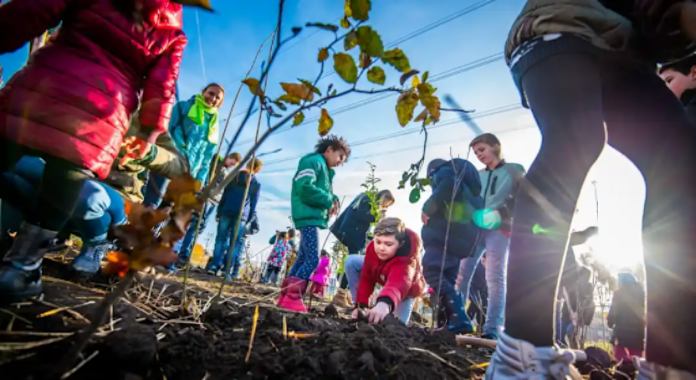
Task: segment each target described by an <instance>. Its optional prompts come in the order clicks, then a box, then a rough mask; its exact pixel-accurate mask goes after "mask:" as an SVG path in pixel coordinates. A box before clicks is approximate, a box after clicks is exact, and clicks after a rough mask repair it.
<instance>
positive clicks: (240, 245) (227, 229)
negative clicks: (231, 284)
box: [211, 216, 246, 278]
mask: <svg viewBox="0 0 696 380" xmlns="http://www.w3.org/2000/svg"><path fill="white" fill-rule="evenodd" d="M235 223H237V218H236V217H231V216H222V217H220V221H219V222H218V230H217V235H216V236H215V250H214V251H213V264H212V266H211V267H213V268H215V269H221V268H222V267H223V266H224V265H226V264H227V257H228V255H230V251H231V254H232V260H231V262H230V265H231V267H232V268H226V272H227V273H229V272H230V269H233V272H232V277H233V278H234V277H237V276H238V275H239V267H240V266H241V260H242V257H241V255H242V250H243V249H244V243H245V241H246V239H245V237H244V233H245V232H246V224H245V223H244V221H242V223H241V224H240V225H239V229H238V230H237V240H236V241H235V242H234V246H232V241H231V240H232V237H233V234H232V229H233V228H234V225H235Z"/></svg>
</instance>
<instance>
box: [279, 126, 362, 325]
mask: <svg viewBox="0 0 696 380" xmlns="http://www.w3.org/2000/svg"><path fill="white" fill-rule="evenodd" d="M348 156H350V146H348V143H347V142H346V141H345V140H343V139H342V138H339V137H336V136H333V135H329V136H326V137H324V138H322V139H320V140H319V143H317V145H316V147H315V152H314V153H310V154H308V155H306V156H304V157H302V158H301V159H300V163H299V165H298V167H297V172H296V173H295V176H294V180H293V182H292V195H291V197H292V199H291V203H292V220H293V221H294V222H295V227H296V228H297V229H299V230H300V236H301V238H300V251H299V252H298V254H297V261H295V264H294V265H293V266H292V268H291V269H290V272H289V273H288V277H287V278H286V279H285V280H283V283H282V285H281V291H280V298H279V299H278V306H279V307H282V308H284V309H288V310H292V311H299V312H306V311H307V307H305V305H304V302H303V301H302V295H303V294H304V293H305V291H306V290H307V282H308V281H309V278H310V276H311V275H312V272H314V270H315V269H316V268H317V265H319V249H320V248H319V229H326V228H327V225H328V220H329V218H330V217H332V216H334V215H336V214H337V213H338V197H337V196H336V195H334V193H333V186H332V181H333V177H334V170H333V168H336V167H338V166H341V165H342V164H343V162H344V161H345V160H346V159H347V158H348Z"/></svg>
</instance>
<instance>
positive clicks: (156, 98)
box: [139, 32, 188, 143]
mask: <svg viewBox="0 0 696 380" xmlns="http://www.w3.org/2000/svg"><path fill="white" fill-rule="evenodd" d="M174 38H175V39H174V41H172V43H171V45H170V46H169V47H168V48H167V50H165V51H164V53H163V54H162V55H160V56H159V57H158V58H157V60H156V61H155V63H154V65H153V66H152V68H151V69H150V71H149V73H148V74H147V76H146V78H145V86H144V89H143V97H142V105H141V106H140V125H141V130H140V131H139V136H140V138H142V139H144V140H147V141H149V142H151V143H154V142H155V141H156V140H157V135H159V134H160V133H162V132H165V131H167V129H168V126H169V120H170V118H171V115H172V109H173V107H174V101H175V98H176V96H175V95H176V81H177V79H178V78H179V68H180V66H181V59H182V58H183V54H184V48H185V47H186V44H187V43H188V41H187V40H186V37H185V36H184V34H183V32H181V33H180V34H179V35H178V36H176V37H174Z"/></svg>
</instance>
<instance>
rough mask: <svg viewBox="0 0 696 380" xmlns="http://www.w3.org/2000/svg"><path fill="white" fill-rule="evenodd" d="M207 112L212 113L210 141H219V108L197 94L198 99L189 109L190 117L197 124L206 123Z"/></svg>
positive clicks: (209, 127)
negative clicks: (210, 104)
mask: <svg viewBox="0 0 696 380" xmlns="http://www.w3.org/2000/svg"><path fill="white" fill-rule="evenodd" d="M205 114H208V115H211V116H212V117H211V119H210V124H209V125H208V141H209V142H210V143H212V144H217V143H218V109H217V107H211V106H209V105H208V104H207V103H206V102H205V98H204V97H203V95H201V94H197V95H196V100H195V101H194V103H193V106H191V109H190V110H189V113H188V117H189V119H191V120H193V122H194V123H196V125H200V126H203V125H205Z"/></svg>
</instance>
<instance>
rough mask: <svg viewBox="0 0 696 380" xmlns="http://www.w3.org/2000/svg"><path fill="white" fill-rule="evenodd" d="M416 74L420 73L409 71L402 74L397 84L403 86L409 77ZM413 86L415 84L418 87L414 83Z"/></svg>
mask: <svg viewBox="0 0 696 380" xmlns="http://www.w3.org/2000/svg"><path fill="white" fill-rule="evenodd" d="M418 73H420V71H418V70H410V71H409V72H407V73H404V74H403V75H402V76H401V79H399V82H400V83H401V85H402V86H403V85H404V83H406V81H407V80H408V78H410V77H412V76H414V75H416V74H418ZM414 84H415V85H416V86H418V84H417V83H414Z"/></svg>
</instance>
